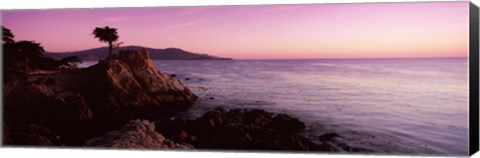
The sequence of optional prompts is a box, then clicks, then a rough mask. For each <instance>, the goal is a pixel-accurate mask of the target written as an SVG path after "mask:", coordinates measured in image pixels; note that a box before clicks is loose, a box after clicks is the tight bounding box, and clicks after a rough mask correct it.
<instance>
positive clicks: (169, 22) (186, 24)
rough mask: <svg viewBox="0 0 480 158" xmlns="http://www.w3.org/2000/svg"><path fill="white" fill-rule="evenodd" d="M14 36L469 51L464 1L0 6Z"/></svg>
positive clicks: (70, 46)
mask: <svg viewBox="0 0 480 158" xmlns="http://www.w3.org/2000/svg"><path fill="white" fill-rule="evenodd" d="M2 25H4V26H6V27H7V28H9V29H11V30H12V32H13V33H14V34H15V35H16V37H15V39H16V40H34V41H37V42H39V43H41V44H42V45H43V46H44V48H45V50H47V51H50V52H64V51H76V50H84V49H90V48H95V47H102V46H106V44H105V43H100V42H99V41H98V40H97V39H94V37H93V35H91V32H92V30H93V29H94V28H95V27H103V26H111V27H115V28H118V33H119V35H120V39H119V40H120V41H122V42H124V44H123V45H125V46H126V45H139V46H146V47H152V48H168V47H176V48H181V49H184V50H187V51H191V52H198V53H207V54H211V55H216V56H222V57H231V58H236V59H285V58H391V57H466V56H468V2H428V3H427V2H417V3H370V4H366V3H364V4H317V5H262V6H209V7H158V8H117V9H60V10H16V11H14V10H10V11H2Z"/></svg>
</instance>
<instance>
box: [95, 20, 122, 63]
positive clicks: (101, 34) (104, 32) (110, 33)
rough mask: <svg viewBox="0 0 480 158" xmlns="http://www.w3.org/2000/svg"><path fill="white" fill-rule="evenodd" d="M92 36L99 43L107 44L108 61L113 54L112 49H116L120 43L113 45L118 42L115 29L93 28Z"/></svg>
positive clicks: (106, 27)
mask: <svg viewBox="0 0 480 158" xmlns="http://www.w3.org/2000/svg"><path fill="white" fill-rule="evenodd" d="M92 34H93V35H95V38H98V40H99V41H100V42H106V43H108V58H107V59H110V58H111V57H112V53H113V48H114V47H118V45H120V43H115V42H117V40H118V33H117V29H116V28H113V27H108V26H105V27H103V28H102V27H95V29H94V30H93V33H92Z"/></svg>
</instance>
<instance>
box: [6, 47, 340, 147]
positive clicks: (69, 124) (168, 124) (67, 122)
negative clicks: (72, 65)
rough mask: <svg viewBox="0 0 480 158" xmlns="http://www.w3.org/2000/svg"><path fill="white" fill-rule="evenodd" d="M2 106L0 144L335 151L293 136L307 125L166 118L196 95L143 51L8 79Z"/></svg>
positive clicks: (252, 112)
mask: <svg viewBox="0 0 480 158" xmlns="http://www.w3.org/2000/svg"><path fill="white" fill-rule="evenodd" d="M4 99H5V102H4V105H5V106H4V114H5V115H4V116H5V117H4V128H3V130H4V133H3V144H4V145H47V146H89V147H103V148H128V149H244V150H245V149H249V150H290V151H329V152H338V151H339V150H338V149H337V148H336V147H334V146H332V145H331V144H329V143H328V140H327V141H321V142H322V143H320V144H317V143H314V142H312V141H310V140H308V139H307V138H305V137H303V136H300V135H298V133H299V132H300V131H302V130H303V129H304V128H305V124H304V123H303V122H301V121H300V120H299V119H297V118H294V117H291V116H289V115H287V114H274V113H270V112H267V111H264V110H262V109H230V110H224V109H222V108H218V109H215V110H212V111H209V112H207V113H205V114H203V115H202V116H201V117H200V118H196V119H193V120H187V119H184V118H175V117H171V116H174V115H175V113H176V112H178V111H182V110H186V109H187V108H189V107H190V106H191V105H192V104H193V103H194V101H195V100H196V99H197V96H196V95H195V94H193V93H192V92H191V91H190V90H189V89H188V88H187V87H186V86H185V85H184V84H183V83H182V82H181V81H180V80H178V79H177V78H175V77H174V76H169V75H167V74H165V73H163V72H161V71H159V70H158V69H157V68H155V66H154V64H153V63H152V61H151V59H150V57H149V53H148V51H147V50H146V49H144V50H141V51H133V50H129V51H122V52H120V53H119V54H118V55H114V56H113V57H112V58H109V59H106V60H103V61H100V62H99V63H98V64H96V65H93V66H91V67H88V68H84V69H78V70H70V71H52V70H41V71H38V70H37V71H36V72H33V73H31V74H30V75H28V76H27V77H23V78H22V76H16V77H15V75H11V74H9V75H7V76H6V80H5V82H4ZM172 118H174V119H172ZM142 120H143V121H142ZM154 122H155V123H154ZM322 137H326V138H327V139H332V138H333V137H337V135H335V134H330V135H324V136H322ZM347 151H348V150H347Z"/></svg>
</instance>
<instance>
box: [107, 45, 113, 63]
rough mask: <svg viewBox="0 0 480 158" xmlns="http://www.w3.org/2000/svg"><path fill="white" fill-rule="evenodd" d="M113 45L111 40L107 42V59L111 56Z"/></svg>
mask: <svg viewBox="0 0 480 158" xmlns="http://www.w3.org/2000/svg"><path fill="white" fill-rule="evenodd" d="M112 51H113V45H112V42H108V59H110V58H112Z"/></svg>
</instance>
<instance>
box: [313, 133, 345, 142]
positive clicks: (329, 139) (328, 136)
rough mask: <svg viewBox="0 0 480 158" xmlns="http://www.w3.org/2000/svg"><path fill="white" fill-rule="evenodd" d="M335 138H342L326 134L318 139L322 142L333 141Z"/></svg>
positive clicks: (335, 134) (334, 134)
mask: <svg viewBox="0 0 480 158" xmlns="http://www.w3.org/2000/svg"><path fill="white" fill-rule="evenodd" d="M335 137H340V135H338V134H337V133H326V134H323V135H321V136H320V137H318V139H319V140H321V141H331V140H332V139H333V138H335Z"/></svg>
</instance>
